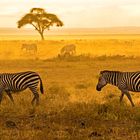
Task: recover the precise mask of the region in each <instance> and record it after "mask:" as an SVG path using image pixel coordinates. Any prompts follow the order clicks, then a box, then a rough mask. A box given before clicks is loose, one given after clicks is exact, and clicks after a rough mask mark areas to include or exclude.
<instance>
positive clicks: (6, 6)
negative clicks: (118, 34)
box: [0, 0, 140, 28]
mask: <svg viewBox="0 0 140 140" xmlns="http://www.w3.org/2000/svg"><path fill="white" fill-rule="evenodd" d="M33 7H41V8H44V9H46V11H48V12H50V13H54V14H56V15H57V16H58V17H59V18H60V19H61V20H62V21H63V22H64V24H65V26H64V27H70V28H74V27H76V28H77V27H79V28H91V27H93V28H94V27H110V26H111V27H112V26H139V25H140V0H69V1H68V0H0V9H1V12H0V19H1V20H0V27H17V24H16V22H17V21H18V20H19V19H20V18H21V17H22V16H23V15H24V14H26V13H27V12H29V10H30V9H31V8H33Z"/></svg>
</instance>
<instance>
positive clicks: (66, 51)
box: [60, 44, 76, 56]
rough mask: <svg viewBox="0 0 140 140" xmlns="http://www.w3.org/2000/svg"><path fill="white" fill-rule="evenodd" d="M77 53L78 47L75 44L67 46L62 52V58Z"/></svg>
mask: <svg viewBox="0 0 140 140" xmlns="http://www.w3.org/2000/svg"><path fill="white" fill-rule="evenodd" d="M75 53H76V46H75V45H74V44H68V45H65V46H64V47H63V48H62V49H61V50H60V54H61V56H65V55H66V54H69V55H74V54H75Z"/></svg>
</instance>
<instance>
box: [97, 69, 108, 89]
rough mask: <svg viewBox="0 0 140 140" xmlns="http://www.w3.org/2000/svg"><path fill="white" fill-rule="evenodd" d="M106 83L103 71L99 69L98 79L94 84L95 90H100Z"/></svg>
mask: <svg viewBox="0 0 140 140" xmlns="http://www.w3.org/2000/svg"><path fill="white" fill-rule="evenodd" d="M106 85H107V81H106V78H105V71H101V72H100V76H99V79H98V84H97V86H96V90H97V91H101V89H102V88H103V87H104V86H106Z"/></svg>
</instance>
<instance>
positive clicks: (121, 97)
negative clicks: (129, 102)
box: [120, 93, 124, 103]
mask: <svg viewBox="0 0 140 140" xmlns="http://www.w3.org/2000/svg"><path fill="white" fill-rule="evenodd" d="M123 97H124V93H122V95H121V96H120V103H121V102H122V99H123Z"/></svg>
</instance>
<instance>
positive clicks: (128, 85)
mask: <svg viewBox="0 0 140 140" xmlns="http://www.w3.org/2000/svg"><path fill="white" fill-rule="evenodd" d="M108 83H109V84H112V85H114V86H117V87H118V88H119V89H120V90H121V93H122V94H121V97H120V102H121V101H122V99H123V96H124V94H125V95H126V96H127V97H128V99H129V101H130V102H131V105H132V106H134V103H133V101H132V98H131V95H130V93H129V91H133V92H140V72H139V71H138V72H120V71H106V70H105V71H101V72H100V77H99V80H98V84H97V86H96V89H97V90H98V91H101V89H102V88H103V87H104V86H106V85H107V84H108Z"/></svg>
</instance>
